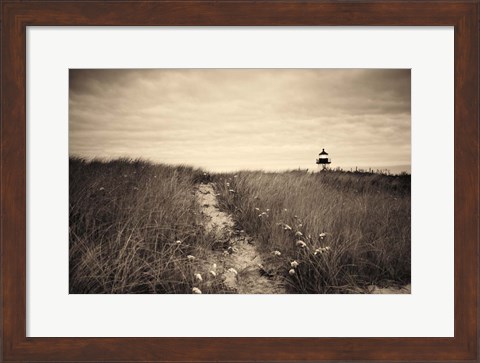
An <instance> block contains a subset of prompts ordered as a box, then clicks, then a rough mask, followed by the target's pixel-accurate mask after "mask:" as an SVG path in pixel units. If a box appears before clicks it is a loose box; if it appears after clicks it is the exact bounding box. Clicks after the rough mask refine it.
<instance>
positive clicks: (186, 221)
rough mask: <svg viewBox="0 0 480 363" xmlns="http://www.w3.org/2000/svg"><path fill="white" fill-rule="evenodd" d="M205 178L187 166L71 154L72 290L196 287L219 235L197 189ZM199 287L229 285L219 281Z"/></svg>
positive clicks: (216, 288)
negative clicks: (212, 231)
mask: <svg viewBox="0 0 480 363" xmlns="http://www.w3.org/2000/svg"><path fill="white" fill-rule="evenodd" d="M204 178H205V176H204V175H203V172H202V171H200V170H195V169H192V168H189V167H169V166H164V165H152V164H150V163H147V162H144V161H139V160H128V159H123V160H115V161H110V162H102V161H99V160H94V161H91V162H87V161H85V160H82V159H78V158H71V159H70V287H69V290H70V293H191V292H192V288H193V287H195V286H198V281H196V279H195V274H196V273H198V272H199V271H201V269H202V268H204V267H203V266H204V264H205V260H204V259H205V258H206V256H208V253H209V251H210V250H211V248H210V246H211V244H212V243H213V242H214V241H213V238H212V237H211V236H209V235H208V234H206V233H205V231H204V229H203V227H202V219H201V216H200V213H199V206H198V205H197V204H196V201H195V198H194V195H193V186H194V184H195V183H197V182H200V181H202V180H203V179H204ZM189 255H191V256H194V257H195V259H194V260H192V259H191V258H190V259H189V258H188V257H187V256H189ZM202 289H203V290H204V291H203V292H206V293H208V292H210V293H222V292H224V287H223V286H222V284H221V282H220V281H215V280H214V281H210V283H209V284H208V285H207V284H204V286H202Z"/></svg>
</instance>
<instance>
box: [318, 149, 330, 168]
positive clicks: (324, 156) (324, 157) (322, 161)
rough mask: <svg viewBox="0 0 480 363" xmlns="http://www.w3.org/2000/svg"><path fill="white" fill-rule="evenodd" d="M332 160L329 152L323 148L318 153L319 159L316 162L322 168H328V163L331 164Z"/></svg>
mask: <svg viewBox="0 0 480 363" xmlns="http://www.w3.org/2000/svg"><path fill="white" fill-rule="evenodd" d="M331 162H332V160H331V159H330V158H329V157H328V153H327V152H326V151H325V149H322V152H321V153H320V154H318V159H317V161H316V163H317V164H318V165H319V166H320V165H321V166H322V170H325V169H326V168H327V165H328V164H331Z"/></svg>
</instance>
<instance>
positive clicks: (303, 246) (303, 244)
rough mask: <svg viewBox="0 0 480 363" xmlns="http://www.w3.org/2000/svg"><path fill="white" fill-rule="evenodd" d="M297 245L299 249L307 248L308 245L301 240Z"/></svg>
mask: <svg viewBox="0 0 480 363" xmlns="http://www.w3.org/2000/svg"><path fill="white" fill-rule="evenodd" d="M295 244H296V245H297V247H300V248H305V247H307V244H306V243H305V242H303V241H300V240H298V241H297V242H296V243H295Z"/></svg>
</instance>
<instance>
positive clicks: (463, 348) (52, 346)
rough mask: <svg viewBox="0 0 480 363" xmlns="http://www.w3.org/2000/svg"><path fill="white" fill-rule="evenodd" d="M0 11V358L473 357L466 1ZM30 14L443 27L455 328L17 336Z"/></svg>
mask: <svg viewBox="0 0 480 363" xmlns="http://www.w3.org/2000/svg"><path fill="white" fill-rule="evenodd" d="M1 11H2V19H1V23H2V34H1V37H2V38H1V39H2V73H1V74H2V79H1V92H2V94H1V99H2V110H1V117H2V119H1V298H2V325H1V327H2V359H3V360H4V361H162V362H163V361H165V362H166V361H192V362H200V361H202V362H204V361H224V362H228V361H302V360H305V361H320V360H329V361H331V360H344V361H352V360H362V361H366V360H372V361H380V360H381V361H437V360H442V361H478V359H479V355H478V352H479V350H478V301H479V300H478V292H479V259H478V248H479V234H478V232H479V227H478V223H479V185H480V182H479V122H478V101H479V97H478V96H479V89H478V86H479V68H478V67H479V62H478V59H479V58H478V57H479V48H478V40H479V36H478V35H479V4H478V1H467V0H463V1H462V0H460V1H454V0H452V1H448V0H447V1H442V0H438V1H430V0H425V1H423V0H420V1H408V0H403V1H402V0H399V1H376V0H370V1H358V2H352V1H333V0H332V1H304V2H295V1H290V0H287V1H281V2H276V1H270V0H267V1H253V0H246V1H241V2H240V1H225V2H222V1H211V0H206V1H195V0H191V1H182V0H173V1H113V2H107V1H97V0H93V1H46V0H39V1H13V0H4V1H3V2H2V4H1ZM42 25H59V26H60V25H69V26H85V25H90V26H94V25H97V26H166V25H169V26H172V25H175V26H321V25H323V26H340V25H342V26H453V27H454V29H455V124H454V128H455V135H454V143H455V146H454V147H455V172H454V173H455V175H454V188H455V189H454V197H455V210H454V213H455V219H454V223H455V233H454V236H455V241H454V243H455V257H454V260H455V277H454V282H455V324H454V328H455V329H454V331H455V333H454V335H455V336H454V337H453V338H413V337H412V338H374V337H372V338H174V337H172V338H27V337H26V132H27V130H26V28H27V27H28V26H42ZM432 134H434V133H432ZM433 137H434V136H433ZM252 333H253V334H254V332H252Z"/></svg>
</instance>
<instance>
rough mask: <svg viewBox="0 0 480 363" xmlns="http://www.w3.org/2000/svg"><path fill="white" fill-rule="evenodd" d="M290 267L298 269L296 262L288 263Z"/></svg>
mask: <svg viewBox="0 0 480 363" xmlns="http://www.w3.org/2000/svg"><path fill="white" fill-rule="evenodd" d="M290 266H292V267H293V268H297V267H298V262H297V261H292V262H290Z"/></svg>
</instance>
